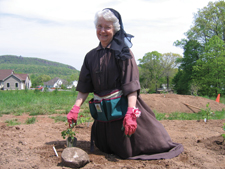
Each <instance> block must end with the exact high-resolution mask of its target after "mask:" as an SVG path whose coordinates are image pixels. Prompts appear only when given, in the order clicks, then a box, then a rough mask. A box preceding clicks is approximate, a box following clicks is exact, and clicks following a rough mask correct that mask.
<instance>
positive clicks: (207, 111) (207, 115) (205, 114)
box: [202, 103, 213, 121]
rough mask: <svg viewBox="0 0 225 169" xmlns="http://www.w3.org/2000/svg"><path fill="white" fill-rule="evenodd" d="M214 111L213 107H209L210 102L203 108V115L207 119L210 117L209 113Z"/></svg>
mask: <svg viewBox="0 0 225 169" xmlns="http://www.w3.org/2000/svg"><path fill="white" fill-rule="evenodd" d="M212 113H213V112H211V107H209V103H207V104H206V109H205V110H202V115H203V116H204V117H206V121H208V119H209V115H211V114H212Z"/></svg>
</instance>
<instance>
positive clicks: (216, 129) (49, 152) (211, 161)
mask: <svg viewBox="0 0 225 169" xmlns="http://www.w3.org/2000/svg"><path fill="white" fill-rule="evenodd" d="M142 98H143V100H145V102H146V103H147V104H148V105H149V106H150V107H151V108H152V109H153V110H156V111H157V112H162V113H171V112H176V111H177V112H187V113H193V111H195V112H197V111H199V110H198V109H194V108H193V109H192V110H190V108H188V107H187V106H185V105H184V104H183V103H187V104H190V105H193V106H196V107H199V108H202V109H205V108H206V104H207V103H208V102H209V103H210V107H211V109H212V110H213V111H215V110H222V109H223V108H225V105H224V104H221V103H217V102H215V101H212V100H209V99H204V98H201V97H193V96H182V95H172V94H167V95H165V97H164V95H163V94H145V95H142ZM65 116H66V115H65ZM28 117H29V116H28V115H22V116H13V115H3V116H2V117H0V130H1V132H0V138H1V139H0V169H5V168H10V169H19V168H23V169H26V168H29V169H30V168H34V169H60V168H61V169H62V168H64V169H66V168H67V167H65V166H63V164H62V162H61V158H60V157H61V153H62V151H63V149H64V148H65V147H66V146H65V145H66V142H65V140H64V139H63V138H62V137H61V131H63V130H64V129H66V127H67V126H65V123H63V122H58V123H55V122H54V120H53V119H51V118H49V116H48V115H40V116H38V117H37V122H36V123H35V124H30V125H25V124H24V122H25V120H26V119H27V118H28ZM15 118H17V119H18V121H20V122H21V123H22V124H21V125H17V126H6V123H5V120H7V119H8V120H10V119H15ZM161 123H162V124H163V125H164V127H165V128H166V130H167V131H168V133H169V135H170V136H171V138H172V140H173V141H174V142H178V143H182V144H183V146H184V152H183V153H182V154H180V155H179V156H178V157H175V158H173V159H168V160H152V161H143V160H121V159H119V158H118V157H116V156H115V155H113V154H105V153H102V152H101V151H99V150H98V149H97V148H95V151H94V152H93V153H91V152H90V150H89V149H90V130H91V124H87V123H86V124H81V125H78V126H76V131H77V134H76V137H77V140H78V142H77V147H79V148H81V149H83V150H84V151H86V152H87V153H88V155H89V157H90V160H91V162H90V163H88V164H87V165H85V166H84V167H83V168H86V169H87V168H92V169H99V168H100V169H110V168H121V169H128V168H129V169H134V168H157V169H158V168H160V169H161V168H171V169H172V168H196V169H197V168H214V169H217V168H218V169H219V168H225V165H224V164H225V145H224V144H223V143H222V139H223V138H222V136H221V134H222V133H224V131H223V129H222V126H223V123H225V120H209V121H208V122H207V123H205V122H204V121H203V120H201V121H199V122H198V121H196V120H185V121H178V120H163V121H161ZM53 145H54V146H55V148H56V150H57V152H58V155H59V157H56V155H55V153H54V151H53Z"/></svg>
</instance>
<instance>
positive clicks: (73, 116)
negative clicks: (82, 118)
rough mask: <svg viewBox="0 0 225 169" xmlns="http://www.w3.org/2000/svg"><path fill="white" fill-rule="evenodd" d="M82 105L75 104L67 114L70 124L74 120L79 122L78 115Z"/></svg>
mask: <svg viewBox="0 0 225 169" xmlns="http://www.w3.org/2000/svg"><path fill="white" fill-rule="evenodd" d="M79 110H80V107H79V106H75V105H74V106H73V108H72V109H71V110H70V112H69V113H68V114H67V120H68V123H69V125H70V124H72V122H74V123H76V122H77V116H78V113H79Z"/></svg>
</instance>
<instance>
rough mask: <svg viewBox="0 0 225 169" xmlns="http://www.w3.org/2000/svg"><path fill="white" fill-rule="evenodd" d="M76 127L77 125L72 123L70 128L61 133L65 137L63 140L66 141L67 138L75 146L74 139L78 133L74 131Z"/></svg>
mask: <svg viewBox="0 0 225 169" xmlns="http://www.w3.org/2000/svg"><path fill="white" fill-rule="evenodd" d="M66 125H68V124H66ZM75 125H76V123H72V124H70V127H69V128H68V129H66V130H64V131H62V132H61V135H62V137H63V139H65V138H66V137H67V140H68V141H69V142H70V143H71V144H72V145H73V142H74V139H75V135H76V133H75V132H74V131H73V128H74V126H75Z"/></svg>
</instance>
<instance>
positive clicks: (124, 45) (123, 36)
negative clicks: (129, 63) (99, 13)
mask: <svg viewBox="0 0 225 169" xmlns="http://www.w3.org/2000/svg"><path fill="white" fill-rule="evenodd" d="M106 9H108V10H110V11H111V12H112V13H113V14H114V15H115V16H116V17H117V18H118V20H119V24H120V30H119V31H118V32H116V33H115V35H114V36H113V40H112V42H111V47H110V48H111V49H112V50H114V51H115V57H116V58H117V59H121V60H126V59H129V58H131V54H130V51H129V48H131V47H132V43H131V38H133V37H134V36H133V35H130V34H127V33H126V32H125V31H124V27H123V22H122V18H121V16H120V14H119V12H117V11H116V10H114V9H112V8H106Z"/></svg>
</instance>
